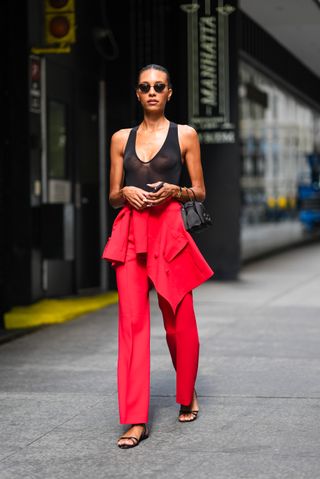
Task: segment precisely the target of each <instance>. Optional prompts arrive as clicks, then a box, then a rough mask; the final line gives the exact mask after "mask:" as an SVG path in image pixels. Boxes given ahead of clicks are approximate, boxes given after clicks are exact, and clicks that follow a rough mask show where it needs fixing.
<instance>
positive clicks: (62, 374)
mask: <svg viewBox="0 0 320 479" xmlns="http://www.w3.org/2000/svg"><path fill="white" fill-rule="evenodd" d="M194 297H195V304H196V312H197V317H198V326H199V335H200V342H201V350H200V352H201V354H200V365H199V375H198V380H197V391H198V396H199V401H200V408H201V411H200V414H199V418H198V420H197V421H195V422H193V423H191V424H180V423H179V422H178V421H177V413H178V405H177V404H176V403H175V376H174V370H173V367H172V365H171V362H170V357H169V352H168V350H167V346H166V342H165V334H164V329H163V326H162V319H161V316H160V314H159V311H158V307H157V303H156V299H155V295H154V294H152V340H151V357H152V372H151V394H152V396H151V406H150V423H149V424H150V426H151V435H150V437H149V439H147V440H146V441H143V442H142V443H141V444H140V445H139V446H138V447H137V448H134V449H131V450H130V449H129V450H122V449H119V448H118V447H117V446H116V439H117V438H118V437H119V436H120V435H121V433H122V431H124V429H125V428H124V426H120V425H119V423H118V406H117V385H116V359H117V358H116V355H117V322H116V314H117V306H116V305H113V306H109V307H108V308H105V309H103V310H100V311H96V312H94V313H91V314H89V315H86V316H83V317H80V318H78V319H76V320H74V321H70V322H66V323H63V324H60V325H53V326H50V327H46V328H43V329H39V330H38V331H36V332H34V333H32V334H29V335H27V336H23V337H20V338H18V339H16V340H14V341H12V342H10V343H6V344H3V345H2V346H1V347H0V400H1V402H0V408H1V413H0V417H1V431H0V445H1V447H0V479H20V478H24V479H38V478H39V479H44V478H45V479H65V478H67V479H69V478H71V479H73V478H75V479H84V478H85V479H88V478H92V479H104V478H110V479H113V478H128V479H129V478H149V477H153V478H154V479H158V478H161V479H162V478H166V479H175V478H190V479H191V478H215V479H260V478H261V479H277V478H281V479H286V478H288V479H304V478H305V479H319V477H320V455H319V450H320V427H319V424H320V381H319V378H320V353H319V351H320V347H319V337H320V244H311V245H308V246H306V247H299V248H297V249H291V250H290V251H288V252H285V253H281V254H279V255H276V256H274V257H272V258H268V259H265V260H261V261H259V262H256V263H251V264H249V265H247V266H245V267H244V268H243V271H242V274H241V279H240V280H239V281H238V282H225V283H220V282H217V281H212V282H207V283H206V284H205V285H204V286H203V287H201V288H198V289H197V290H196V291H195V293H194Z"/></svg>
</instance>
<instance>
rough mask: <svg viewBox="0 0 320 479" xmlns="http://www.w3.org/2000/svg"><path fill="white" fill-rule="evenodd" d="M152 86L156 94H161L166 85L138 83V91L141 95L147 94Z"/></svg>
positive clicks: (160, 83)
mask: <svg viewBox="0 0 320 479" xmlns="http://www.w3.org/2000/svg"><path fill="white" fill-rule="evenodd" d="M152 86H153V88H154V91H156V92H157V93H162V92H163V90H164V89H165V87H166V86H167V85H166V83H162V82H156V83H155V84H154V85H150V84H149V83H139V85H138V89H139V90H140V91H141V93H148V92H149V91H150V88H151V87H152Z"/></svg>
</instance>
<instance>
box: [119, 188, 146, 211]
mask: <svg viewBox="0 0 320 479" xmlns="http://www.w3.org/2000/svg"><path fill="white" fill-rule="evenodd" d="M121 191H122V196H123V198H124V199H125V200H126V201H128V203H130V205H132V206H133V207H134V208H136V209H137V210H143V209H144V208H146V207H147V206H148V203H149V200H148V199H147V198H146V195H148V192H147V191H145V190H142V189H141V188H138V187H136V186H125V187H124V188H122V190H121Z"/></svg>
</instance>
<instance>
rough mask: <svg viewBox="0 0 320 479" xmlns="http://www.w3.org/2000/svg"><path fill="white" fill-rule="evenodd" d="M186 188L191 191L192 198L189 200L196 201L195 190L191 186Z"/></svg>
mask: <svg viewBox="0 0 320 479" xmlns="http://www.w3.org/2000/svg"><path fill="white" fill-rule="evenodd" d="M187 190H188V191H189V190H190V191H192V194H193V200H191V201H193V202H195V201H197V197H196V194H195V192H194V191H193V189H192V188H187ZM188 196H189V194H188ZM189 199H190V196H189Z"/></svg>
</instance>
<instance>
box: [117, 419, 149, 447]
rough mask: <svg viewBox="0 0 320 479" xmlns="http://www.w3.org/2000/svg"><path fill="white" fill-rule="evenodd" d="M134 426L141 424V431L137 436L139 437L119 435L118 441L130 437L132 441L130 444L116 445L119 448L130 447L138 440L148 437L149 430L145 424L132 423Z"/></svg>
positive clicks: (135, 444) (137, 442)
mask: <svg viewBox="0 0 320 479" xmlns="http://www.w3.org/2000/svg"><path fill="white" fill-rule="evenodd" d="M134 425H135V426H143V428H144V429H143V432H142V433H141V436H140V437H139V439H138V438H137V437H135V436H121V437H119V439H118V441H120V439H130V440H131V441H133V443H132V444H118V447H120V448H121V449H129V448H131V447H136V446H137V445H138V444H139V442H141V441H143V440H144V439H147V437H149V431H148V429H147V426H146V425H145V424H134Z"/></svg>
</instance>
